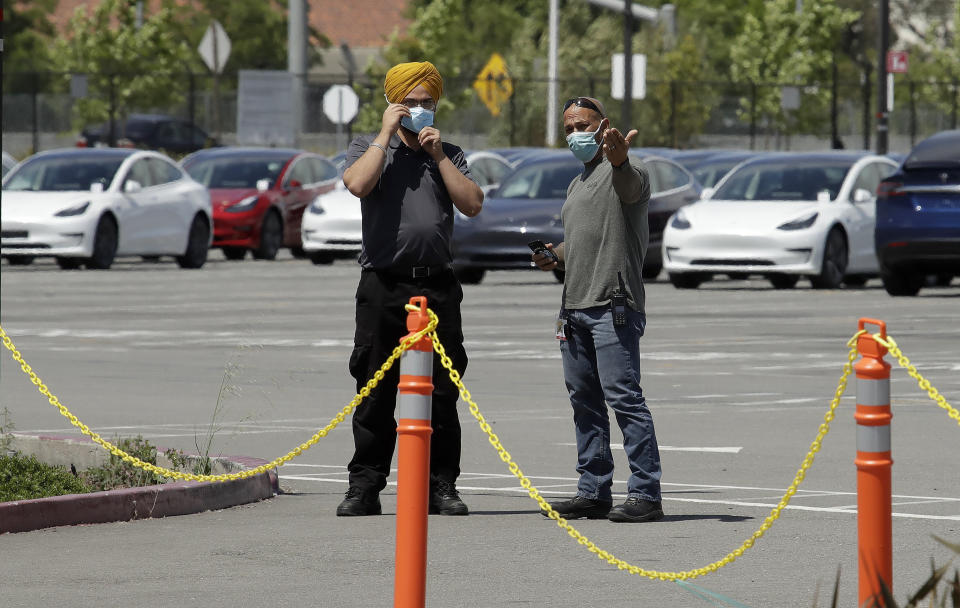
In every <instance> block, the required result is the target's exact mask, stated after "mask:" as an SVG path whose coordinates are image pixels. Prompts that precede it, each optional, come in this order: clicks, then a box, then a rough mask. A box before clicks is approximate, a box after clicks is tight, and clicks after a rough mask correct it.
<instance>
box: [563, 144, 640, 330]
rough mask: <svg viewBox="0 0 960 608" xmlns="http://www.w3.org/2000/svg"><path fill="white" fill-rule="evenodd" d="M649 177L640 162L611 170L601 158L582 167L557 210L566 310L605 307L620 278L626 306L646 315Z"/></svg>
mask: <svg viewBox="0 0 960 608" xmlns="http://www.w3.org/2000/svg"><path fill="white" fill-rule="evenodd" d="M649 200H650V177H649V175H648V174H647V170H646V168H644V166H643V163H642V162H641V161H640V160H638V159H635V158H632V157H630V162H629V163H626V164H624V165H622V166H621V167H619V168H614V167H613V165H611V164H610V161H608V160H607V159H606V157H605V156H603V155H601V157H600V160H594V161H591V162H589V163H586V164H585V165H584V168H583V173H581V174H580V175H579V176H577V177H576V178H574V180H573V181H572V182H571V183H570V186H569V187H568V188H567V200H566V201H565V202H564V203H563V209H562V210H561V212H560V215H561V218H562V219H563V236H564V244H563V257H564V268H565V270H566V278H565V280H564V302H563V305H564V307H565V308H567V309H583V308H592V307H595V306H604V305H608V304H609V303H610V299H611V297H612V295H613V292H614V290H616V288H617V286H618V284H619V282H618V280H617V272H618V271H619V272H620V273H622V275H623V281H624V284H625V285H626V288H627V292H628V303H629V305H630V307H631V308H633V309H634V310H636V311H638V312H644V291H643V276H642V274H641V270H642V268H643V256H644V254H645V253H646V251H647V243H648V242H649V240H650V229H649V227H648V226H647V205H648V202H649Z"/></svg>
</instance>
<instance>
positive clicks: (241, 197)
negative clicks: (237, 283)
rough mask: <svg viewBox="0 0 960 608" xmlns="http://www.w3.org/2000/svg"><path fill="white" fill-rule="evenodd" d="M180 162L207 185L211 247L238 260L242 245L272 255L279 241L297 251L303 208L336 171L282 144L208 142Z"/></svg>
mask: <svg viewBox="0 0 960 608" xmlns="http://www.w3.org/2000/svg"><path fill="white" fill-rule="evenodd" d="M181 164H182V165H183V168H184V169H186V171H187V173H189V174H190V176H191V177H193V179H195V180H197V181H198V182H200V183H201V184H203V185H204V186H206V187H207V188H208V189H209V190H210V200H211V202H212V204H213V245H212V247H219V248H221V249H222V250H223V254H224V255H225V256H226V257H227V259H230V260H242V259H243V258H244V257H245V256H246V255H247V250H250V251H253V257H255V258H257V259H261V260H272V259H274V258H275V257H276V256H277V251H278V250H279V249H280V248H281V247H289V248H290V251H291V253H293V255H295V256H297V257H302V256H303V247H302V241H301V239H300V225H301V220H302V218H303V212H304V210H306V208H307V207H308V206H309V205H310V203H311V202H313V200H314V199H315V198H317V195H319V194H323V193H325V192H328V191H330V190H333V188H334V186H335V185H336V183H337V180H338V179H339V177H340V175H339V173H338V171H337V168H336V166H334V164H333V163H331V162H330V161H329V160H327V159H326V158H323V157H322V156H319V155H317V154H311V153H309V152H304V151H303V150H292V149H282V148H211V149H209V150H200V151H199V152H195V153H193V154H191V155H190V156H188V157H187V158H185V159H183V162H182V163H181Z"/></svg>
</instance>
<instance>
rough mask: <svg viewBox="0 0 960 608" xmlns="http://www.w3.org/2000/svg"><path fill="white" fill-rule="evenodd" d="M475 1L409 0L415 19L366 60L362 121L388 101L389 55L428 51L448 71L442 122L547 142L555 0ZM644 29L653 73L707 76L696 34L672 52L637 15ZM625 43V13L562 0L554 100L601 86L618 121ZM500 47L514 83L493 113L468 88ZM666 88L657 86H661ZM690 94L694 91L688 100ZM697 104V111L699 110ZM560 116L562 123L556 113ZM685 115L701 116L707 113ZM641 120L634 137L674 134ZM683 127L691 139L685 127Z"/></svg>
mask: <svg viewBox="0 0 960 608" xmlns="http://www.w3.org/2000/svg"><path fill="white" fill-rule="evenodd" d="M479 4H480V3H476V2H470V1H469V0H432V1H430V0H419V1H416V2H414V3H413V4H412V5H411V17H412V19H413V23H412V24H411V26H410V28H409V30H408V31H407V33H406V35H403V36H400V35H397V34H395V35H394V36H392V37H391V39H390V43H389V44H388V45H387V47H386V48H385V52H384V61H383V62H382V63H375V64H373V65H370V66H368V67H367V75H368V76H369V78H370V81H371V82H372V83H373V84H372V85H370V87H369V88H368V89H366V90H360V91H359V92H360V94H361V98H362V99H364V101H365V103H364V104H363V105H362V106H361V110H360V115H359V117H358V121H357V123H356V125H355V128H356V129H359V130H368V131H371V130H376V129H377V128H378V127H379V125H380V117H381V115H382V113H383V109H384V107H385V103H386V102H385V101H383V90H382V88H381V86H380V83H382V82H383V77H384V75H385V73H386V70H387V69H388V68H389V67H390V66H391V65H394V64H396V63H400V62H404V61H423V60H429V61H431V62H433V63H434V64H435V65H436V66H437V68H438V69H439V70H440V72H441V74H443V76H444V101H443V103H442V104H441V105H440V106H439V110H438V116H437V121H438V123H439V124H441V126H442V127H444V128H446V129H447V130H453V131H456V130H458V129H462V128H464V126H465V125H477V126H480V128H482V126H486V129H485V130H486V131H487V133H488V135H489V140H490V142H491V143H502V144H507V143H513V144H514V145H521V144H528V145H539V144H540V143H541V142H543V140H544V137H545V132H546V118H545V115H546V107H547V90H548V86H547V85H548V83H547V51H548V46H549V38H548V29H547V28H548V10H549V7H548V5H547V3H546V2H543V1H542V0H520V1H519V2H515V1H509V0H497V1H493V0H491V1H488V2H484V3H482V6H480V5H479ZM638 29H639V31H640V33H638V34H635V35H634V38H633V41H632V45H633V49H634V50H635V51H636V52H646V53H648V55H649V60H648V61H649V70H648V79H651V80H653V79H656V78H660V79H663V80H670V79H677V78H681V79H686V80H696V79H699V78H700V77H702V76H701V75H702V68H703V62H702V49H701V48H700V47H699V46H698V45H697V42H695V41H694V40H693V39H692V38H690V39H685V40H684V42H683V44H684V51H683V53H679V52H678V53H672V52H669V51H668V50H667V49H666V47H665V46H664V45H663V41H662V37H661V36H660V33H659V30H658V29H656V28H653V27H651V26H649V25H647V24H638ZM611 34H613V35H611ZM622 44H623V20H622V16H620V15H619V14H617V13H615V12H612V11H608V10H604V9H600V8H597V7H594V6H592V5H590V4H588V3H587V2H586V1H585V0H568V1H566V2H562V3H561V10H560V14H559V40H558V59H557V66H558V67H557V77H558V87H557V92H558V101H559V100H563V99H567V98H569V97H573V96H576V95H592V96H596V97H598V98H600V99H601V100H603V101H604V102H605V103H606V104H607V105H608V110H610V113H611V118H612V122H613V124H614V126H617V127H621V126H622V125H619V124H617V123H618V121H617V119H616V115H617V113H616V112H615V106H614V105H613V104H612V100H610V99H607V98H608V97H609V82H610V56H611V54H612V53H614V52H620V51H622ZM494 52H497V53H500V54H501V55H502V56H503V57H504V59H505V61H506V64H507V68H508V70H509V72H510V76H511V78H512V80H513V86H514V94H513V97H512V99H511V100H510V102H509V105H508V107H506V108H504V110H503V111H502V112H501V114H500V115H499V116H497V117H493V116H491V115H490V113H489V112H488V111H487V109H486V108H485V107H484V106H483V105H482V104H481V103H480V102H479V100H478V99H477V96H476V93H475V92H474V91H473V88H472V85H473V81H474V78H475V77H476V75H477V74H478V73H479V72H480V70H481V68H482V67H483V65H484V64H485V63H486V62H487V60H488V58H489V57H490V55H491V54H492V53H494ZM358 88H360V89H362V88H361V87H358ZM667 88H668V89H669V85H667ZM661 92H662V91H661V90H660V89H658V90H657V91H656V92H655V94H657V95H659V94H660V93H661ZM693 101H694V98H692V97H691V98H690V102H693ZM634 107H635V108H636V110H635V112H634V114H633V115H634V116H641V115H644V112H646V111H648V109H649V108H659V106H658V102H656V101H654V100H652V99H651V98H650V97H648V100H647V101H644V102H636V103H635V104H634ZM686 113H687V114H689V112H686ZM693 114H695V115H697V116H700V115H701V114H702V111H699V110H698V111H696V112H694V113H693ZM556 120H557V121H558V123H559V121H560V117H559V116H557V117H556ZM656 120H663V117H659V118H657V119H656ZM681 122H684V124H688V125H691V126H695V125H699V124H702V119H700V118H697V119H695V120H694V119H692V118H691V119H690V120H682V121H681ZM637 124H640V122H639V121H638V122H637ZM643 126H644V128H643V129H641V135H640V139H641V141H640V142H638V143H646V142H648V141H658V142H659V141H663V140H664V138H666V137H668V135H667V134H665V133H667V132H666V131H664V130H663V127H662V125H660V124H656V125H654V124H651V123H650V122H648V121H645V122H644V124H643ZM668 126H669V125H668ZM682 137H683V138H684V139H686V136H685V135H684V136H682Z"/></svg>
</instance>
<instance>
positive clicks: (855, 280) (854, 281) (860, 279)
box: [843, 274, 869, 287]
mask: <svg viewBox="0 0 960 608" xmlns="http://www.w3.org/2000/svg"><path fill="white" fill-rule="evenodd" d="M868 278H869V277H868V276H867V275H865V274H850V275H847V276H845V277H843V284H844V285H846V286H847V287H863V286H864V285H866V284H867V279H868Z"/></svg>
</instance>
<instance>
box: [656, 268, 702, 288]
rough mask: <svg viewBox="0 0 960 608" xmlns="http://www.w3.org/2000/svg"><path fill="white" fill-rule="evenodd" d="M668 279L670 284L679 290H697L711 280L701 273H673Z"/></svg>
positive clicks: (669, 274) (668, 275)
mask: <svg viewBox="0 0 960 608" xmlns="http://www.w3.org/2000/svg"><path fill="white" fill-rule="evenodd" d="M667 277H669V279H670V284H671V285H673V286H674V287H676V288H677V289H696V288H697V287H700V283H703V282H704V281H708V280H709V279H710V277H708V276H704V275H702V274H700V273H699V272H671V273H668V274H667Z"/></svg>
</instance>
